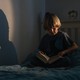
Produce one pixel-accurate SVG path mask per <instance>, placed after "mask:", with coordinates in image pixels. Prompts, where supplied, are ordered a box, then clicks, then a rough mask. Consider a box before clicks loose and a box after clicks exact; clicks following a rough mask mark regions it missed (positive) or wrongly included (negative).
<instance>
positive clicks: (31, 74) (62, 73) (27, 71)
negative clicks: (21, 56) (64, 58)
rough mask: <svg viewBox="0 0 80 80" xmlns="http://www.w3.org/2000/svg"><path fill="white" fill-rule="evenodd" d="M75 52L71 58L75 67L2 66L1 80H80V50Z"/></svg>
mask: <svg viewBox="0 0 80 80" xmlns="http://www.w3.org/2000/svg"><path fill="white" fill-rule="evenodd" d="M75 52H76V54H75V53H74V54H73V55H72V57H71V58H72V59H74V63H75V65H74V66H72V67H67V68H41V67H34V68H28V67H27V66H22V65H10V66H5V65H4V66H0V80H80V49H78V50H76V51H75ZM25 64H26V63H25Z"/></svg>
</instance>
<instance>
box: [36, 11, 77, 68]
mask: <svg viewBox="0 0 80 80" xmlns="http://www.w3.org/2000/svg"><path fill="white" fill-rule="evenodd" d="M43 26H44V29H45V30H46V31H47V34H45V35H44V36H43V38H42V40H41V42H40V45H39V52H38V53H37V54H36V57H37V60H36V63H35V66H40V67H67V66H69V65H71V62H70V59H69V58H68V55H69V54H71V53H72V51H73V50H75V49H77V48H78V46H77V44H76V43H75V42H74V41H73V40H71V38H70V37H69V36H68V34H67V33H66V32H63V31H61V30H60V27H61V22H60V19H59V18H58V17H57V16H56V15H55V14H52V13H49V12H47V13H46V14H45V17H44V24H43Z"/></svg>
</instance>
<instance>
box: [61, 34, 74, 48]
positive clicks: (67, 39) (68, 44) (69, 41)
mask: <svg viewBox="0 0 80 80" xmlns="http://www.w3.org/2000/svg"><path fill="white" fill-rule="evenodd" d="M63 40H64V41H63V42H64V45H65V47H66V48H68V47H71V46H72V45H73V43H74V41H73V40H72V39H71V38H70V36H69V35H68V34H67V33H64V39H63Z"/></svg>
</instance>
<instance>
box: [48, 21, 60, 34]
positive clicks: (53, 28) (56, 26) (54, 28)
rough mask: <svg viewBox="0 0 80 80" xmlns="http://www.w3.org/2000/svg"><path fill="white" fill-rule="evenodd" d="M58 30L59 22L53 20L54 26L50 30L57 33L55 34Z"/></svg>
mask: <svg viewBox="0 0 80 80" xmlns="http://www.w3.org/2000/svg"><path fill="white" fill-rule="evenodd" d="M58 30H59V26H58V24H57V22H53V26H52V28H50V29H48V32H49V33H50V34H52V35H55V34H57V32H58Z"/></svg>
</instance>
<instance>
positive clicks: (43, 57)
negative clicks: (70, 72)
mask: <svg viewBox="0 0 80 80" xmlns="http://www.w3.org/2000/svg"><path fill="white" fill-rule="evenodd" d="M37 57H38V59H40V60H41V61H43V62H44V63H49V64H51V63H53V62H55V61H56V60H58V59H59V58H60V57H59V56H58V55H55V56H52V57H49V56H47V55H46V54H44V53H43V52H42V51H39V53H38V54H37Z"/></svg>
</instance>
